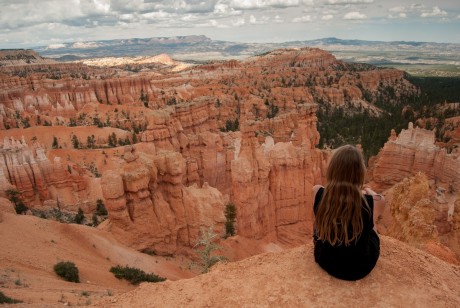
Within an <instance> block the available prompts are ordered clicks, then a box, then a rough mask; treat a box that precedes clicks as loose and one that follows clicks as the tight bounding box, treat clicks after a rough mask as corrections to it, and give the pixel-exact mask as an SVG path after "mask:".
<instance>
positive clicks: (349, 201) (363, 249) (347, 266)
mask: <svg viewBox="0 0 460 308" xmlns="http://www.w3.org/2000/svg"><path fill="white" fill-rule="evenodd" d="M365 173H366V167H365V164H364V160H363V157H362V155H361V153H360V152H359V151H358V150H357V149H356V148H355V147H353V146H350V145H345V146H342V147H340V148H338V149H337V150H336V151H335V152H334V154H333V155H332V158H331V160H330V163H329V166H328V169H327V174H326V178H327V184H326V187H322V186H320V185H315V186H314V187H313V195H314V196H315V202H314V208H313V211H314V215H315V222H314V227H313V242H314V256H315V261H316V262H317V263H318V264H319V265H320V266H321V267H322V268H323V269H324V270H325V271H327V272H328V273H329V274H330V275H332V276H334V277H336V278H339V279H344V280H358V279H361V278H363V277H365V276H366V275H367V274H369V273H370V272H371V271H372V269H373V268H374V266H375V264H376V263H377V259H378V258H379V254H380V239H379V237H378V235H377V232H376V229H375V224H374V223H375V221H374V204H375V207H376V210H378V212H379V213H380V211H381V210H382V209H383V206H384V204H385V200H384V198H383V196H382V195H380V194H377V193H375V192H374V191H373V190H372V189H371V188H370V187H369V186H364V178H365ZM375 218H377V215H376V216H375Z"/></svg>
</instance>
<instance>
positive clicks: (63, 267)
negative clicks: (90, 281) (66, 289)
mask: <svg viewBox="0 0 460 308" xmlns="http://www.w3.org/2000/svg"><path fill="white" fill-rule="evenodd" d="M53 269H54V272H55V273H56V274H57V275H58V276H59V277H62V278H63V279H64V280H66V281H70V282H80V277H79V276H78V268H77V266H76V265H75V263H73V262H70V261H67V262H59V263H56V264H55V265H54V268H53Z"/></svg>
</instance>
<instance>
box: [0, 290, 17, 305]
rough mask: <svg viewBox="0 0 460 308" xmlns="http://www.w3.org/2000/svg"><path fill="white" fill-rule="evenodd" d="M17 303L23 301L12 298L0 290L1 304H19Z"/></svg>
mask: <svg viewBox="0 0 460 308" xmlns="http://www.w3.org/2000/svg"><path fill="white" fill-rule="evenodd" d="M17 303H22V301H20V300H17V299H14V298H11V297H8V296H6V295H5V294H3V292H2V291H0V304H17Z"/></svg>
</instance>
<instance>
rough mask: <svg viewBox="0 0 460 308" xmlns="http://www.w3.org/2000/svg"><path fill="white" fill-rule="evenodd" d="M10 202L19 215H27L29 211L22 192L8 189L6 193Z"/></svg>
mask: <svg viewBox="0 0 460 308" xmlns="http://www.w3.org/2000/svg"><path fill="white" fill-rule="evenodd" d="M5 193H6V196H7V197H8V200H10V201H11V202H13V203H14V209H15V211H16V213H17V214H25V213H26V212H27V210H28V209H29V208H28V207H27V206H26V205H25V204H24V202H23V201H22V200H21V192H20V191H18V190H16V189H7V190H6V191H5Z"/></svg>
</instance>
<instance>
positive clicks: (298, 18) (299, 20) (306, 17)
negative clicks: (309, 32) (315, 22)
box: [292, 15, 311, 22]
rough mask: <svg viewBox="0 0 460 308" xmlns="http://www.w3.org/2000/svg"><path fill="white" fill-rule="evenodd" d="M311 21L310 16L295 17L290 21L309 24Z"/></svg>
mask: <svg viewBox="0 0 460 308" xmlns="http://www.w3.org/2000/svg"><path fill="white" fill-rule="evenodd" d="M310 21H311V16H310V15H305V16H302V17H297V18H294V19H293V20H292V22H310Z"/></svg>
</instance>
